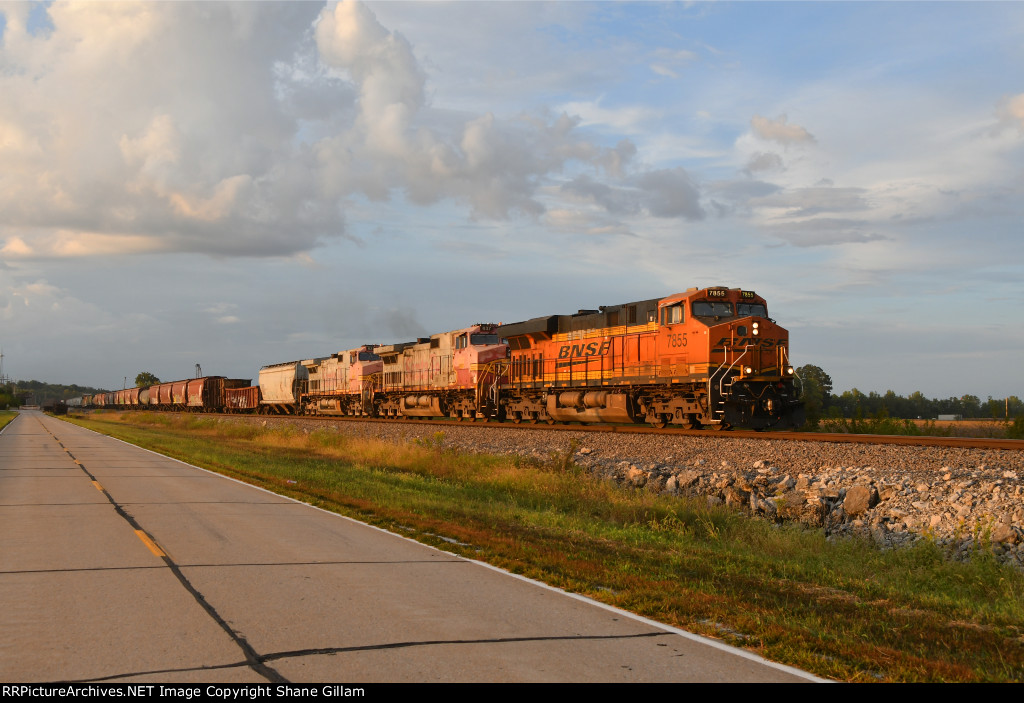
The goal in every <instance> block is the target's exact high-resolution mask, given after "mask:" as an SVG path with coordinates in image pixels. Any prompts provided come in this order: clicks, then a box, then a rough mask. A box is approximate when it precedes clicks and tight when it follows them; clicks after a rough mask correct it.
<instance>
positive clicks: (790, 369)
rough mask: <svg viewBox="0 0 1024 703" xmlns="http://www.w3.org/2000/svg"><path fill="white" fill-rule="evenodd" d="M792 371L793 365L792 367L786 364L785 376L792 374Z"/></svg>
mask: <svg viewBox="0 0 1024 703" xmlns="http://www.w3.org/2000/svg"><path fill="white" fill-rule="evenodd" d="M793 373H794V371H793V367H792V366H787V367H786V375H787V376H792V375H793Z"/></svg>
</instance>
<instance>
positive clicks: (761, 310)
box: [736, 303, 768, 319]
mask: <svg viewBox="0 0 1024 703" xmlns="http://www.w3.org/2000/svg"><path fill="white" fill-rule="evenodd" d="M736 314H737V315H739V316H740V317H763V318H766V319H767V317H768V311H767V310H765V307H764V305H762V304H761V303H738V304H737V305H736Z"/></svg>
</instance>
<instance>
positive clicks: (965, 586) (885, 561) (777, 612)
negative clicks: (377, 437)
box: [75, 413, 1024, 681]
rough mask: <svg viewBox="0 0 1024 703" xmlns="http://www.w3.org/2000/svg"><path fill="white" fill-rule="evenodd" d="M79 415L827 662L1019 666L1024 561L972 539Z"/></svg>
mask: <svg viewBox="0 0 1024 703" xmlns="http://www.w3.org/2000/svg"><path fill="white" fill-rule="evenodd" d="M75 421H76V422H78V423H79V424H82V425H85V426H86V427H90V428H92V429H96V430H98V431H100V432H104V433H106V434H110V435H113V436H116V437H119V438H121V439H124V440H127V441H129V442H132V443H134V444H138V445H140V446H144V447H147V448H149V449H153V450H155V451H158V452H161V453H164V454H167V455H170V456H174V457H177V458H179V459H182V460H185V461H188V462H190V463H193V464H196V465H199V466H203V467H205V468H208V469H212V470H214V471H219V472H221V473H224V474H227V475H229V476H234V477H237V478H240V479H242V480H245V481H248V482H250V483H254V484H257V485H260V486H264V487H266V488H270V489H272V490H275V491H277V492H279V493H282V494H286V495H291V496H293V497H296V498H299V499H301V500H304V501H307V502H309V503H312V504H314V505H318V506H320V507H323V508H326V509H329V510H333V511H336V512H339V513H342V514H345V515H350V516H353V517H356V518H358V519H360V520H363V521H365V522H368V523H371V524H374V525H378V526H381V527H384V528H388V529H392V530H394V531H395V532H398V533H400V534H403V535H411V536H414V537H415V538H416V539H419V540H420V541H422V542H426V543H429V544H433V545H435V546H437V547H440V548H443V549H446V550H448V551H452V552H456V553H459V554H462V555H464V556H466V557H469V558H473V559H480V560H484V561H488V562H490V563H492V564H496V565H498V566H501V567H504V568H506V569H508V570H510V571H513V572H515V573H519V574H524V575H526V576H530V577H532V578H536V579H539V580H541V581H545V582H547V583H550V584H552V585H555V586H558V587H561V588H564V589H566V590H569V591H574V592H577V593H582V594H586V595H588V596H590V597H592V598H595V599H597V600H601V601H604V602H606V603H610V604H612V605H615V606H618V607H621V608H624V609H627V610H630V611H632V612H635V613H639V614H641V615H644V616H647V617H650V618H653V619H656V620H659V621H661V622H665V623H671V624H673V625H677V626H680V627H684V628H686V629H688V630H691V631H694V632H699V633H703V634H706V635H711V636H715V637H721V638H723V639H725V640H727V641H729V642H731V643H733V644H736V645H739V646H742V647H746V648H748V649H751V650H753V651H755V652H758V653H759V654H762V655H763V656H765V657H767V658H769V659H772V660H775V661H779V662H784V663H787V664H791V665H794V666H797V667H800V668H803V669H806V670H808V671H812V672H814V673H817V674H819V675H822V676H827V677H833V678H836V679H841V680H846V681H864V680H868V681H871V680H888V681H1007V680H1021V679H1022V678H1024V575H1022V574H1021V573H1020V572H1018V571H1015V570H1012V569H1009V568H1007V567H1002V566H999V565H998V564H997V563H996V562H995V561H994V560H993V559H992V558H991V557H990V556H986V555H985V554H984V553H979V554H978V556H977V558H975V559H974V560H973V562H972V563H969V564H963V563H954V562H949V561H947V560H946V558H945V556H944V554H943V553H942V551H941V550H940V548H938V547H937V546H935V545H934V544H927V543H926V544H923V545H921V546H919V547H916V548H912V549H906V550H900V551H890V552H882V551H880V550H878V549H876V548H874V547H873V546H872V545H870V544H868V543H866V542H863V541H856V540H842V541H838V542H835V543H832V542H829V541H827V540H825V539H824V537H822V535H821V534H819V533H817V532H815V531H808V530H803V529H798V528H790V527H775V526H773V525H770V524H768V523H766V522H764V521H759V520H751V519H747V518H745V517H744V516H742V515H740V514H737V513H735V512H732V511H731V510H728V509H725V508H708V507H707V505H706V503H705V502H703V501H691V500H686V499H681V498H673V497H668V496H656V495H653V494H651V493H649V492H645V491H642V490H636V491H633V490H624V489H621V488H618V487H616V486H614V485H612V484H610V483H608V482H605V481H599V480H596V479H594V478H592V477H590V476H588V475H587V474H585V473H583V472H582V471H581V470H579V469H578V468H576V467H574V466H573V464H572V463H571V453H570V452H571V449H570V448H568V447H567V451H566V453H565V455H564V456H553V457H552V458H551V460H550V461H548V462H543V463H537V462H531V461H527V460H523V459H515V458H510V457H491V456H480V455H470V454H464V453H460V452H458V451H457V450H455V449H453V448H450V447H447V446H446V445H445V442H444V436H443V433H438V434H437V435H435V437H434V440H433V441H431V442H420V443H409V444H406V445H402V446H395V445H391V444H386V443H384V442H380V441H373V440H363V439H355V438H351V437H347V436H345V435H344V434H341V433H339V432H333V431H332V432H313V433H309V434H306V433H304V432H302V431H299V430H295V429H290V430H275V431H271V430H268V429H265V428H261V427H259V426H254V425H251V424H234V423H230V422H217V421H215V420H212V419H206V418H181V417H168V416H157V415H148V414H132V415H119V414H116V413H109V414H105V415H102V416H97V415H96V414H93V415H92V416H91V417H90V418H89V419H88V420H81V419H77V418H76V419H75ZM442 537H443V538H446V540H442V539H441V538H442ZM447 540H455V542H450V541H447Z"/></svg>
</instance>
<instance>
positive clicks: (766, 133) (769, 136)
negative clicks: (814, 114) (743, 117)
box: [750, 115, 815, 144]
mask: <svg viewBox="0 0 1024 703" xmlns="http://www.w3.org/2000/svg"><path fill="white" fill-rule="evenodd" d="M750 127H751V129H753V130H754V134H756V135H757V136H758V137H760V138H761V139H764V140H767V141H773V142H779V143H780V144H800V143H813V142H814V141H815V139H814V136H813V135H811V133H810V132H808V131H807V130H806V129H804V128H803V127H801V126H799V125H795V124H789V118H788V117H786V115H780V116H779V117H778V118H777V119H774V120H771V119H768V118H767V117H762V116H761V115H754V116H753V117H752V118H750Z"/></svg>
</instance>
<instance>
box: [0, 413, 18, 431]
mask: <svg viewBox="0 0 1024 703" xmlns="http://www.w3.org/2000/svg"><path fill="white" fill-rule="evenodd" d="M16 417H18V413H16V412H14V411H13V410H0V430H2V429H3V428H4V427H5V426H6V425H7V424H8V423H10V421H11V420H13V419H14V418H16Z"/></svg>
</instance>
